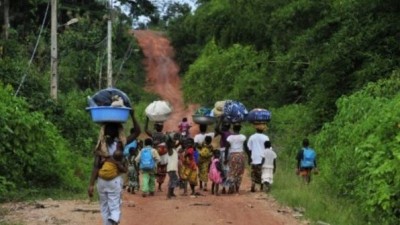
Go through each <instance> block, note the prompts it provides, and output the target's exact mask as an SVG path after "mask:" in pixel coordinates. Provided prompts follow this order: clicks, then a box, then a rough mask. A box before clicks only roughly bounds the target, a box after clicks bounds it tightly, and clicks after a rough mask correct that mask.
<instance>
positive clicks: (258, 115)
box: [246, 108, 271, 123]
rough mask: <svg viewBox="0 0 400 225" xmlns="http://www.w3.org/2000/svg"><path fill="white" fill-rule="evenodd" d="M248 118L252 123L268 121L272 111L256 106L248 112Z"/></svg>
mask: <svg viewBox="0 0 400 225" xmlns="http://www.w3.org/2000/svg"><path fill="white" fill-rule="evenodd" d="M246 119H247V121H249V122H251V123H266V122H269V121H270V120H271V112H270V111H268V110H266V109H262V108H256V109H253V110H251V111H250V112H249V114H247V118H246Z"/></svg>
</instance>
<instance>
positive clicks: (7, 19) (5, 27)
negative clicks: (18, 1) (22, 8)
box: [0, 0, 10, 40]
mask: <svg viewBox="0 0 400 225" xmlns="http://www.w3.org/2000/svg"><path fill="white" fill-rule="evenodd" d="M0 5H1V4H0ZM3 11H4V14H3V18H4V19H3V20H4V24H3V31H4V39H5V40H8V30H9V29H10V1H9V0H4V2H3Z"/></svg>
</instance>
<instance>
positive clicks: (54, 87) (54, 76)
mask: <svg viewBox="0 0 400 225" xmlns="http://www.w3.org/2000/svg"><path fill="white" fill-rule="evenodd" d="M57 67H58V47H57V0H51V75H50V76H51V81H50V97H51V98H52V99H54V100H57V92H58V71H57V70H58V68H57Z"/></svg>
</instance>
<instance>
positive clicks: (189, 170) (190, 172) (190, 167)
mask: <svg viewBox="0 0 400 225" xmlns="http://www.w3.org/2000/svg"><path fill="white" fill-rule="evenodd" d="M193 145H194V142H193V139H192V138H189V139H188V140H187V145H186V151H185V156H184V160H183V165H182V166H183V171H182V177H181V179H182V180H184V181H186V182H185V187H184V192H186V191H187V189H186V185H187V183H189V185H190V189H191V191H192V192H191V194H190V195H196V192H195V190H194V189H195V187H196V186H197V164H196V161H195V159H194V151H195V150H194V147H193Z"/></svg>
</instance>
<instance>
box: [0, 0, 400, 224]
mask: <svg viewBox="0 0 400 225" xmlns="http://www.w3.org/2000/svg"><path fill="white" fill-rule="evenodd" d="M48 2H49V1H47V0H29V1H28V3H26V1H13V2H9V1H8V0H2V1H1V3H2V5H1V7H2V8H1V13H2V15H3V17H2V18H1V19H0V21H1V23H2V24H5V23H6V21H8V20H9V26H7V25H4V26H3V28H2V35H3V37H2V39H1V42H0V83H1V85H0V93H1V94H0V98H1V101H0V104H1V107H0V110H1V111H2V117H1V118H0V123H1V126H0V129H1V132H0V140H1V143H2V145H1V146H0V155H1V157H0V168H1V169H0V198H1V199H0V200H1V201H7V200H15V199H19V198H22V199H25V198H30V197H32V196H34V195H37V193H48V192H52V191H53V192H54V190H61V191H68V192H70V193H82V192H84V189H85V187H86V185H87V179H88V175H89V172H88V170H89V167H90V163H91V162H90V156H91V154H92V152H91V149H92V148H93V145H94V142H95V140H96V137H97V130H98V127H97V126H96V125H95V124H93V123H92V122H91V121H90V118H89V116H88V114H87V112H86V111H85V107H86V96H87V95H92V94H93V93H94V92H95V91H97V90H98V89H101V88H104V87H105V86H106V70H107V69H106V50H105V49H106V41H105V38H106V32H107V30H106V28H107V15H108V13H109V12H108V9H107V5H106V4H104V2H105V1H95V0H81V1H77V0H64V1H63V0H60V1H59V9H58V13H59V18H58V20H59V24H65V23H67V22H68V21H69V20H70V19H73V18H79V22H78V23H75V24H72V25H68V26H61V27H60V28H59V34H58V41H59V74H60V80H59V84H60V86H59V97H58V99H57V100H54V99H52V98H51V97H50V19H49V15H48V12H47V11H48ZM117 2H118V3H120V4H122V5H124V6H127V7H128V8H129V9H130V10H129V12H123V10H122V7H119V6H118V7H115V8H114V10H113V13H112V14H113V17H114V23H113V43H114V46H115V47H114V48H113V64H114V68H116V69H115V70H116V71H115V72H114V75H115V77H116V78H115V84H114V85H115V86H116V87H118V88H120V89H122V90H124V91H126V92H127V94H128V95H129V96H130V98H131V100H132V101H133V102H135V103H137V107H136V111H143V107H142V106H143V105H145V104H146V103H147V102H149V101H151V100H152V99H153V98H154V96H151V95H149V94H147V93H145V92H144V91H143V89H142V86H143V84H144V82H145V73H144V70H143V68H142V65H141V63H140V62H141V58H142V57H143V56H142V54H141V52H140V49H139V47H138V46H137V43H136V41H135V40H134V39H133V38H132V36H131V35H130V34H129V30H130V29H132V24H133V22H138V20H137V18H138V16H140V15H147V16H148V17H149V18H150V22H149V23H148V24H140V23H139V24H138V25H137V26H138V27H139V28H140V27H149V28H151V29H157V30H161V31H164V32H165V33H166V34H167V35H168V36H169V38H170V39H171V42H172V44H173V46H174V48H175V49H176V59H177V61H178V63H179V65H180V66H181V76H182V79H183V90H184V96H185V99H186V100H187V101H189V99H190V100H191V101H192V102H196V103H199V104H202V105H205V106H212V105H213V103H214V102H215V101H218V100H223V99H237V100H240V101H241V102H243V103H244V104H245V105H246V106H247V108H249V109H251V108H255V107H263V108H267V109H269V110H271V112H272V121H271V123H270V124H269V126H270V130H269V131H268V134H269V136H270V137H271V140H272V142H273V146H274V148H275V149H276V151H277V152H278V157H279V161H278V165H280V166H278V173H277V181H276V184H274V186H275V188H274V189H273V191H272V194H273V195H275V196H276V198H277V199H280V200H282V201H284V202H286V203H287V204H290V205H293V206H297V205H299V204H300V203H299V202H300V199H299V194H298V192H299V191H301V192H307V191H308V190H312V191H313V193H312V194H311V195H310V197H312V198H314V197H316V196H319V195H321V196H322V197H321V199H324V200H325V201H324V202H322V203H319V205H318V204H317V203H316V204H315V205H317V206H318V207H319V208H320V210H319V211H322V210H321V208H322V209H329V207H334V206H330V205H331V204H332V205H334V202H336V203H338V205H340V206H343V205H344V206H345V207H344V208H343V209H342V208H339V207H338V208H333V209H332V211H335V210H336V212H337V214H341V215H334V216H329V215H325V214H323V213H320V214H319V215H313V214H312V212H310V213H309V214H307V215H308V216H309V217H310V218H312V219H314V220H319V219H320V220H324V221H328V222H330V223H331V224H387V225H389V224H399V223H400V210H399V209H400V201H399V199H400V132H399V131H400V92H399V90H400V68H399V67H400V44H399V40H400V23H399V22H398V21H400V2H399V1H398V0H321V1H313V0H280V1H277V0H250V1H244V0H198V1H197V8H196V9H195V10H191V9H190V7H189V5H187V4H178V3H170V4H167V6H168V7H167V10H166V11H165V12H160V11H159V10H158V9H157V7H156V5H154V4H153V3H152V1H146V0H138V1H126V0H120V1H117ZM7 3H8V4H7ZM7 15H8V17H9V18H7ZM46 15H47V16H46ZM42 26H43V31H42V29H41V27H42ZM6 28H7V29H6ZM39 34H41V38H38V35H39ZM37 40H39V41H38V42H37ZM36 42H37V43H38V45H37V48H36V47H35V46H36V45H35V44H36ZM116 43H118V44H116ZM31 58H32V59H33V60H32V61H30V59H31ZM127 59H128V60H127ZM17 90H18V91H19V92H17ZM141 107H142V108H141ZM244 132H245V133H246V134H247V135H249V134H250V133H251V132H252V129H251V127H250V126H246V127H245V128H244ZM304 137H309V138H310V139H311V141H312V142H311V143H312V145H313V147H314V148H315V149H316V151H317V154H318V165H319V168H320V171H321V173H320V175H319V176H318V177H316V178H315V180H314V181H313V182H312V184H311V185H310V186H309V187H307V190H304V187H294V186H293V183H290V182H292V181H291V180H292V179H294V177H295V175H294V172H293V171H294V166H295V160H294V157H295V154H296V153H297V151H298V149H299V148H300V143H301V140H302V139H303V138H304ZM61 168H62V170H61ZM61 171H62V172H61ZM50 177H51V179H49V178H50ZM288 192H290V194H288ZM329 199H334V200H332V201H330V200H329ZM304 201H305V203H304V202H302V205H303V206H304V207H307V209H311V208H312V207H313V205H312V202H311V201H310V200H309V199H308V200H307V199H305V200H304ZM317 206H315V207H317ZM353 209H354V210H353ZM310 211H311V210H310ZM324 211H329V210H324ZM343 217H348V218H347V219H342V218H343Z"/></svg>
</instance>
